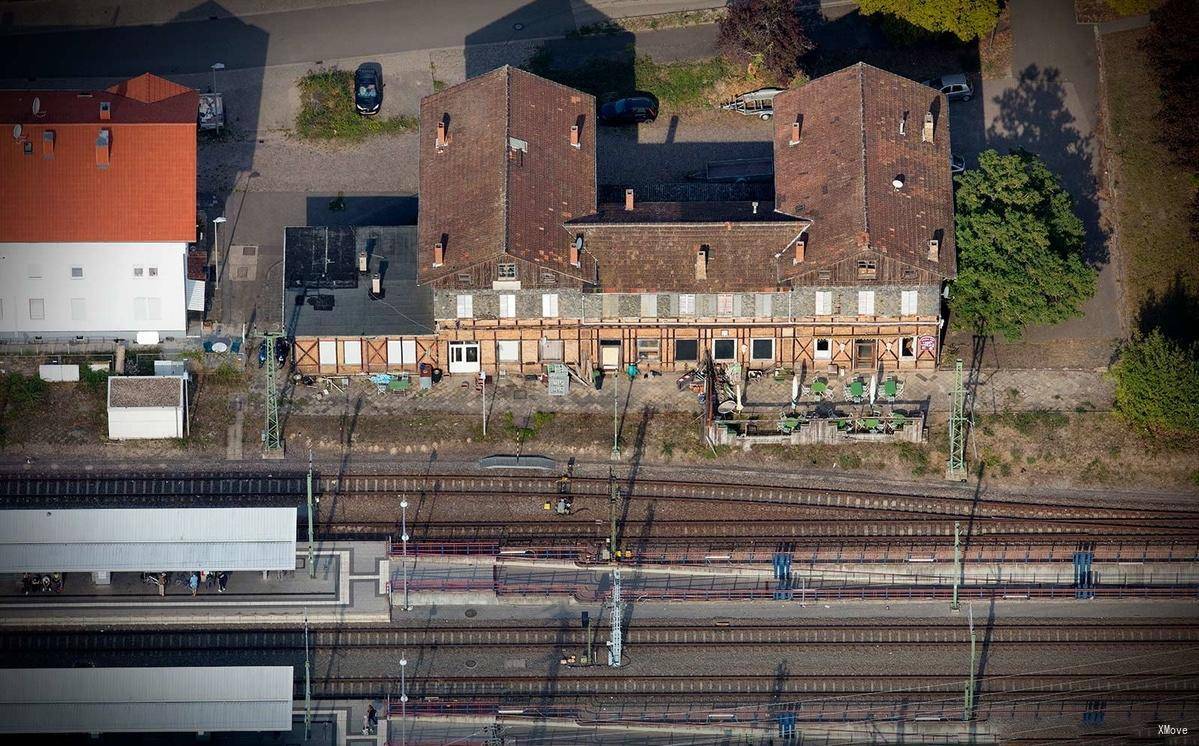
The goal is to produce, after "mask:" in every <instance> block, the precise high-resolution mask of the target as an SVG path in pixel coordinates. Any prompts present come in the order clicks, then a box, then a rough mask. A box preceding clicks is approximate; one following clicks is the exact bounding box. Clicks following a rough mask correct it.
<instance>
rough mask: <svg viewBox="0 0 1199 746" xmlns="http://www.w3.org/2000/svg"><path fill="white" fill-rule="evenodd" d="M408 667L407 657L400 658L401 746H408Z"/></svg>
mask: <svg viewBox="0 0 1199 746" xmlns="http://www.w3.org/2000/svg"><path fill="white" fill-rule="evenodd" d="M401 655H403V654H402V653H401ZM407 667H408V658H407V656H405V657H403V658H400V746H408V679H407V678H405V676H404V669H405V668H407Z"/></svg>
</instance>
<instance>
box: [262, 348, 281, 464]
mask: <svg viewBox="0 0 1199 746" xmlns="http://www.w3.org/2000/svg"><path fill="white" fill-rule="evenodd" d="M279 336H280V335H278V334H275V333H274V332H270V333H268V334H267V335H266V426H265V427H264V428H263V430H262V447H263V453H262V456H263V458H283V436H282V434H281V433H280V432H279V385H278V381H277V380H276V379H277V376H278V373H277V370H276V368H277V364H276V362H275V341H276V340H277V339H278V338H279Z"/></svg>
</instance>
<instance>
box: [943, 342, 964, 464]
mask: <svg viewBox="0 0 1199 746" xmlns="http://www.w3.org/2000/svg"><path fill="white" fill-rule="evenodd" d="M945 478H946V479H949V480H952V481H955V482H964V481H966V388H965V386H964V385H963V384H962V359H961V358H958V360H957V363H955V364H954V366H953V402H952V409H951V411H950V412H949V463H948V464H947V465H946V468H945Z"/></svg>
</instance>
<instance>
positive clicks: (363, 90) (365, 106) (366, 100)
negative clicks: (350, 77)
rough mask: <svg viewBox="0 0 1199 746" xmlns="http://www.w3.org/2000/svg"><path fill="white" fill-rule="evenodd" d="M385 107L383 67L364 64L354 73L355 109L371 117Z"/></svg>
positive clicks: (369, 63)
mask: <svg viewBox="0 0 1199 746" xmlns="http://www.w3.org/2000/svg"><path fill="white" fill-rule="evenodd" d="M382 107H383V67H382V66H381V65H379V64H377V63H374V62H364V63H363V64H361V65H359V66H358V69H357V70H355V71H354V108H356V109H357V110H358V113H359V114H364V115H366V116H371V115H374V114H378V113H379V109H380V108H382Z"/></svg>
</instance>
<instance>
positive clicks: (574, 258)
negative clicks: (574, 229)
mask: <svg viewBox="0 0 1199 746" xmlns="http://www.w3.org/2000/svg"><path fill="white" fill-rule="evenodd" d="M582 263H583V237H582V236H575V240H573V241H571V242H570V264H571V266H572V267H578V266H580V265H581V264H582Z"/></svg>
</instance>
